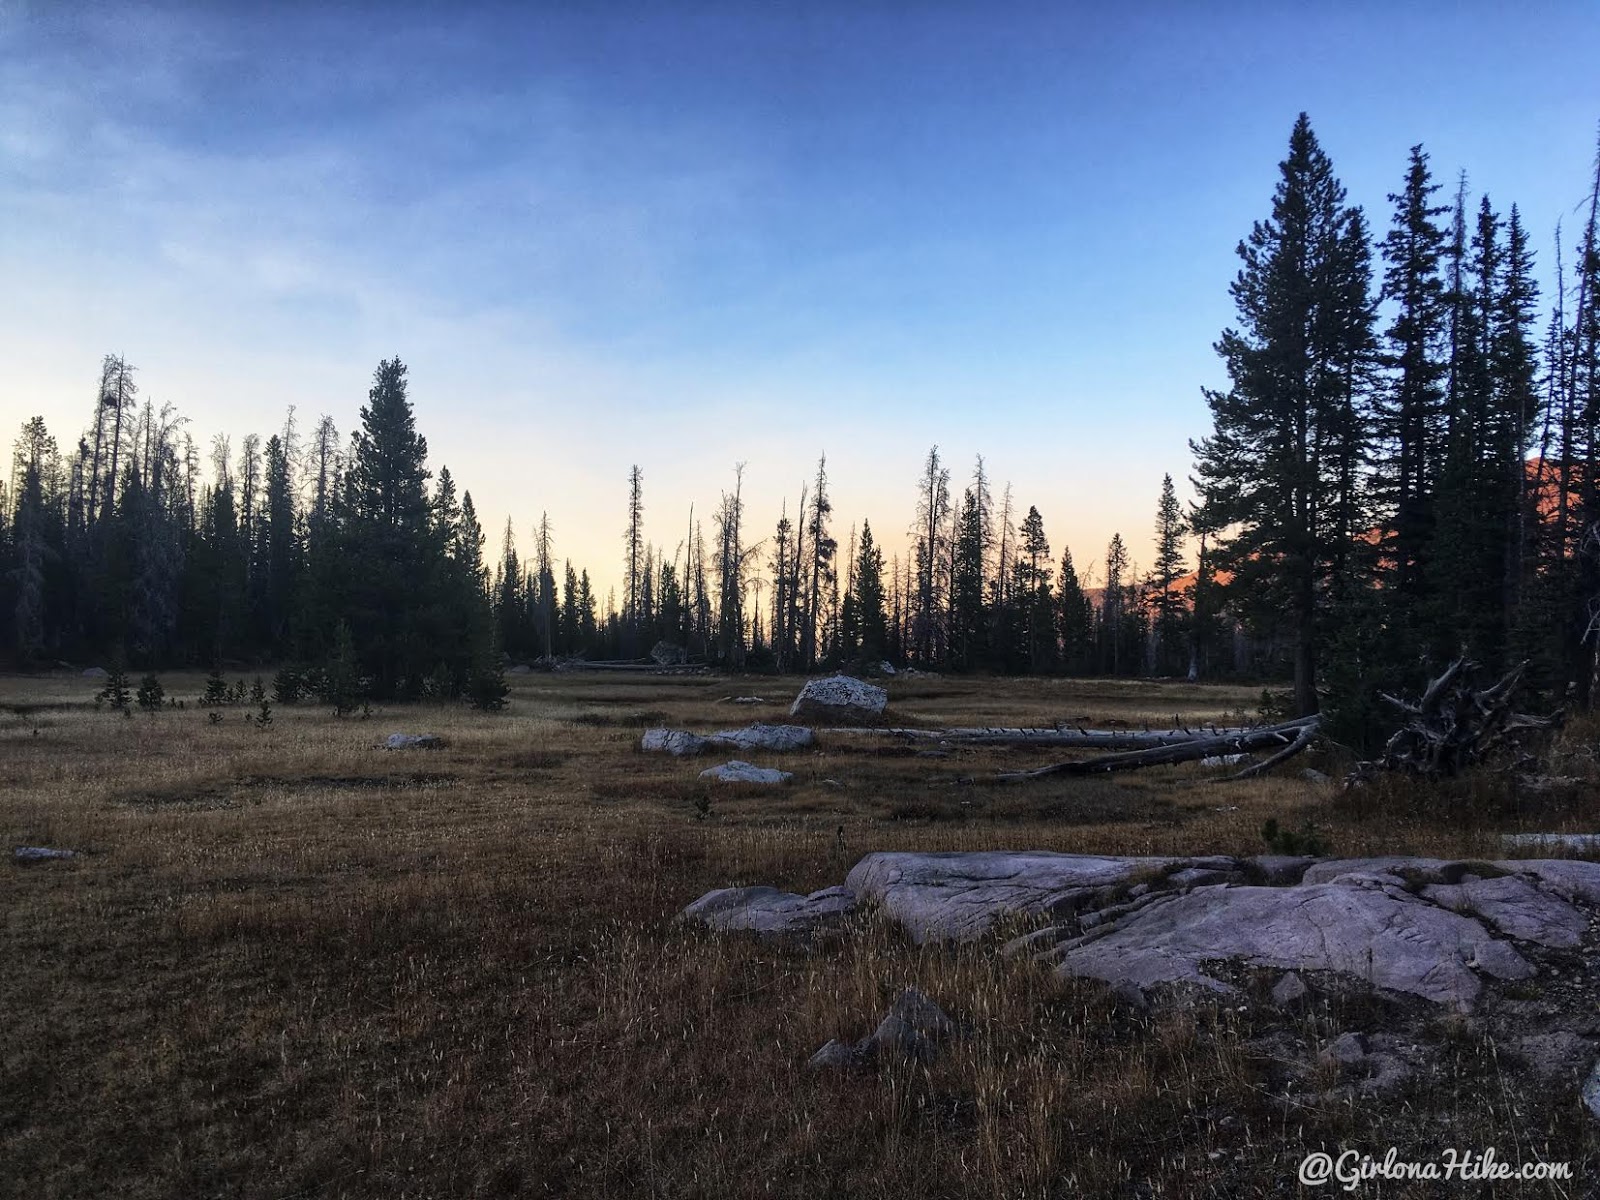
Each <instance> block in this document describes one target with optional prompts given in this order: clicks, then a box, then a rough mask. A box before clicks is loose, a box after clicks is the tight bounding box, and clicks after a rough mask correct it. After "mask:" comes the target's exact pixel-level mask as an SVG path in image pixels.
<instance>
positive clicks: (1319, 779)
mask: <svg viewBox="0 0 1600 1200" xmlns="http://www.w3.org/2000/svg"><path fill="white" fill-rule="evenodd" d="M1300 778H1301V779H1304V780H1305V781H1306V782H1307V783H1327V782H1328V776H1327V773H1326V772H1324V771H1319V770H1317V769H1316V768H1315V767H1304V768H1302V769H1301V771H1300Z"/></svg>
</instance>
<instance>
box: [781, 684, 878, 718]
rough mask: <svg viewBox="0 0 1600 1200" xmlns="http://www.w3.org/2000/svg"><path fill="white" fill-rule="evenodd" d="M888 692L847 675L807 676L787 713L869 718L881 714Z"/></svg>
mask: <svg viewBox="0 0 1600 1200" xmlns="http://www.w3.org/2000/svg"><path fill="white" fill-rule="evenodd" d="M888 705H889V693H888V692H886V691H885V690H884V689H883V688H881V687H876V686H874V685H873V684H870V683H863V682H862V681H861V680H859V679H855V678H852V677H851V676H849V675H830V676H829V677H828V678H826V679H811V680H808V681H807V682H806V685H805V687H803V688H801V689H800V694H799V695H798V696H796V697H795V701H794V704H793V705H792V706H790V708H789V715H790V716H791V717H800V718H802V719H812V720H823V721H869V720H872V719H873V718H874V717H880V716H882V715H883V710H884V709H885V708H887V707H888Z"/></svg>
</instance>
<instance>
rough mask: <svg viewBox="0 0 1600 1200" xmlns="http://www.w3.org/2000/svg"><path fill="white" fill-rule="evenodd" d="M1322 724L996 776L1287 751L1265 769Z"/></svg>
mask: <svg viewBox="0 0 1600 1200" xmlns="http://www.w3.org/2000/svg"><path fill="white" fill-rule="evenodd" d="M1319 724H1320V719H1319V718H1318V717H1316V716H1310V717H1297V718H1296V719H1295V720H1293V721H1284V722H1281V723H1280V724H1277V725H1265V726H1263V727H1262V728H1260V729H1248V730H1238V731H1233V730H1230V731H1229V732H1227V733H1226V734H1224V735H1222V736H1220V737H1198V738H1191V739H1190V740H1188V741H1186V742H1175V743H1171V744H1168V745H1165V746H1157V747H1155V748H1153V749H1149V750H1135V751H1132V752H1130V753H1127V754H1102V755H1101V756H1100V757H1099V758H1086V759H1081V760H1079V761H1077V762H1062V763H1051V764H1050V765H1049V766H1047V767H1037V768H1035V769H1034V770H1032V771H1009V772H1007V773H1005V774H1003V775H996V776H995V779H996V780H998V781H1000V782H1002V783H1020V782H1023V781H1025V780H1030V779H1043V778H1045V777H1047V776H1050V775H1099V774H1101V773H1103V772H1107V771H1134V770H1138V769H1139V768H1141V767H1164V766H1170V765H1172V764H1174V763H1184V762H1194V761H1195V760H1197V759H1202V758H1212V757H1216V756H1220V755H1224V754H1246V753H1249V752H1250V751H1252V750H1282V751H1284V753H1280V754H1276V755H1274V756H1273V757H1272V758H1271V759H1268V760H1267V762H1266V763H1262V764H1260V766H1261V769H1263V770H1264V769H1265V768H1266V767H1267V765H1268V764H1276V763H1279V762H1282V761H1283V760H1284V759H1285V758H1288V757H1289V752H1290V751H1292V752H1293V753H1295V754H1298V753H1299V752H1300V751H1301V750H1303V749H1305V747H1306V746H1307V745H1308V744H1309V743H1310V741H1311V738H1312V735H1313V734H1315V732H1316V730H1317V727H1318V725H1319ZM1249 770H1252V768H1248V767H1247V768H1246V771H1249ZM1243 773H1244V772H1241V773H1240V774H1241V775H1242V774H1243Z"/></svg>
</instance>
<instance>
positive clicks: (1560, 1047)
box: [1516, 1030, 1591, 1081]
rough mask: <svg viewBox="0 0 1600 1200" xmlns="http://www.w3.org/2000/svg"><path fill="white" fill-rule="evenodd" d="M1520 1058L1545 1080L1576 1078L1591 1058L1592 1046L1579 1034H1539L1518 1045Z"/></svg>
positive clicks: (1565, 1032) (1530, 1069)
mask: <svg viewBox="0 0 1600 1200" xmlns="http://www.w3.org/2000/svg"><path fill="white" fill-rule="evenodd" d="M1516 1051H1517V1057H1518V1058H1520V1059H1522V1061H1523V1062H1524V1063H1526V1064H1527V1067H1528V1070H1529V1071H1531V1072H1532V1073H1533V1074H1534V1075H1535V1076H1537V1077H1538V1078H1539V1079H1541V1080H1545V1081H1554V1080H1560V1079H1570V1078H1576V1076H1577V1075H1578V1072H1579V1071H1580V1070H1581V1069H1582V1067H1583V1064H1584V1062H1585V1060H1586V1059H1587V1058H1588V1056H1589V1054H1590V1052H1591V1051H1590V1047H1589V1043H1588V1042H1587V1041H1586V1040H1585V1039H1583V1038H1581V1037H1579V1036H1578V1035H1577V1034H1575V1033H1571V1032H1569V1031H1567V1030H1559V1031H1558V1032H1556V1033H1536V1034H1533V1035H1532V1036H1530V1037H1525V1038H1521V1039H1519V1040H1518V1042H1517V1043H1516Z"/></svg>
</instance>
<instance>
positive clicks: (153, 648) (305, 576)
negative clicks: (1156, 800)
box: [0, 356, 1193, 697]
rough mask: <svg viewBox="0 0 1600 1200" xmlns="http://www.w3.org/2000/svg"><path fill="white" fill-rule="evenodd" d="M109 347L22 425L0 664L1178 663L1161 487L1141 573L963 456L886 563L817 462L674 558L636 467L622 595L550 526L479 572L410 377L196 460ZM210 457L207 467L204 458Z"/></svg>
mask: <svg viewBox="0 0 1600 1200" xmlns="http://www.w3.org/2000/svg"><path fill="white" fill-rule="evenodd" d="M134 376H135V371H134V368H133V367H132V366H131V365H130V364H129V363H127V362H126V361H125V360H123V359H122V358H120V357H117V356H108V357H107V358H106V359H105V361H104V363H103V365H102V371H101V379H100V385H99V388H98V389H97V392H96V398H95V401H94V405H93V413H92V418H91V421H90V424H89V427H88V429H87V430H86V431H85V433H84V434H83V435H82V437H81V438H80V439H79V441H78V444H77V446H76V447H75V448H74V450H73V451H72V452H71V453H67V454H63V453H62V452H61V450H60V448H59V446H58V445H57V443H56V441H55V439H54V437H53V436H52V435H51V434H50V432H49V430H48V429H47V428H46V426H45V424H44V422H43V420H42V419H40V418H37V417H36V418H34V419H32V420H30V421H28V422H27V423H26V424H25V425H24V427H23V430H22V434H21V436H20V438H19V439H18V441H17V443H16V448H15V454H14V460H13V463H14V469H13V473H12V480H11V484H10V488H9V495H8V496H7V497H6V502H5V503H0V515H3V517H4V518H5V519H4V520H3V521H0V553H3V555H4V561H5V563H6V565H7V570H6V572H5V574H4V576H3V578H4V588H5V592H4V594H3V595H0V604H3V605H4V609H3V611H5V612H7V613H9V614H10V615H11V617H12V619H11V620H10V621H9V622H6V623H5V625H4V627H3V628H4V631H5V633H6V635H7V640H6V645H5V650H6V653H7V656H8V657H9V658H10V659H11V660H12V661H14V662H15V663H17V664H19V665H21V666H24V667H37V666H41V665H49V664H51V663H54V662H58V661H63V660H76V661H85V660H96V661H99V660H105V661H117V662H125V663H126V664H127V665H129V666H134V667H141V668H154V667H168V666H181V665H186V666H193V667H214V666H217V665H220V664H224V663H228V664H257V665H259V664H263V663H302V664H308V665H327V664H329V663H331V662H333V661H335V660H337V661H339V662H340V663H342V664H345V665H344V666H342V667H341V670H346V671H348V670H349V669H352V668H351V667H350V664H348V663H346V660H347V659H350V658H351V657H352V655H353V660H354V668H353V669H355V670H358V671H359V672H360V673H361V676H362V678H364V679H365V680H366V681H367V684H366V686H367V687H368V688H369V689H370V692H371V694H372V695H374V696H386V697H393V696H417V695H454V694H459V693H460V692H462V691H463V690H465V689H467V688H468V687H469V685H470V683H471V681H472V678H473V675H474V672H477V673H479V674H482V673H484V672H489V671H491V670H492V669H493V668H494V667H495V665H496V664H499V663H502V662H504V661H508V660H510V661H530V662H531V661H540V660H543V661H546V662H549V661H554V660H558V659H563V658H590V659H633V658H642V657H645V656H647V655H649V654H651V653H655V654H656V655H657V656H658V657H661V658H664V659H667V660H672V659H682V660H684V661H695V662H707V663H711V664H715V665H719V666H724V667H728V668H731V669H741V670H772V671H809V670H814V669H817V668H820V667H835V666H864V667H876V666H877V665H878V664H880V663H881V662H889V663H891V664H894V665H905V664H909V663H917V664H921V665H924V666H936V667H947V668H952V669H958V670H994V671H1034V672H1076V673H1084V674H1092V673H1120V674H1128V675H1133V674H1141V673H1147V672H1149V671H1152V670H1154V671H1161V672H1166V673H1171V672H1176V671H1182V670H1185V669H1188V668H1189V666H1190V665H1191V661H1192V649H1193V647H1192V646H1191V644H1190V640H1189V639H1188V628H1189V623H1188V621H1187V618H1186V615H1185V614H1186V607H1185V603H1186V602H1185V599H1184V591H1183V588H1182V586H1181V584H1182V580H1181V578H1180V577H1181V575H1182V571H1183V568H1184V563H1183V555H1182V539H1183V535H1184V524H1183V520H1182V515H1181V512H1180V510H1179V507H1178V502H1177V500H1176V497H1175V493H1174V490H1173V487H1172V481H1171V479H1170V478H1168V479H1167V481H1166V484H1165V488H1164V491H1163V495H1162V500H1161V515H1160V521H1159V523H1158V524H1159V529H1158V535H1159V537H1158V540H1159V546H1160V553H1159V554H1158V557H1157V569H1156V571H1155V572H1154V573H1153V574H1150V575H1147V576H1143V577H1141V576H1138V575H1137V574H1136V571H1135V567H1134V564H1133V563H1132V561H1131V559H1130V556H1129V554H1128V551H1127V549H1126V547H1125V545H1124V543H1123V540H1122V538H1121V536H1120V535H1118V536H1115V537H1113V538H1112V540H1111V543H1110V545H1109V546H1108V548H1107V551H1106V559H1105V583H1104V586H1103V587H1100V588H1098V589H1092V590H1091V589H1086V587H1085V586H1084V584H1083V582H1082V581H1081V580H1080V578H1079V575H1078V572H1077V570H1076V569H1075V567H1074V564H1073V559H1072V555H1071V553H1070V551H1065V550H1064V551H1063V553H1062V556H1061V558H1060V559H1059V561H1058V560H1056V559H1054V558H1053V557H1052V550H1051V546H1050V541H1049V538H1048V537H1047V536H1046V533H1045V528H1044V521H1043V518H1042V517H1041V516H1040V514H1039V512H1038V510H1037V509H1035V508H1029V509H1028V511H1027V512H1026V514H1024V515H1022V516H1021V517H1020V519H1019V518H1018V516H1017V514H1016V513H1015V511H1014V509H1013V505H1012V502H1011V495H1010V488H1009V487H1007V488H1006V489H1005V492H1004V495H1003V498H1002V500H1001V502H1000V504H999V505H998V506H997V505H996V504H995V502H994V500H993V498H992V496H991V494H990V487H989V482H988V477H987V474H986V471H985V467H984V464H983V460H982V459H981V458H980V459H978V461H977V464H976V468H975V470H974V472H973V476H972V479H971V482H970V485H969V486H967V487H965V488H964V489H963V491H962V494H961V496H960V498H959V500H957V499H956V498H955V497H954V496H953V494H952V488H951V482H950V470H949V468H948V467H946V466H945V465H944V463H943V462H942V460H941V459H940V456H939V452H938V449H937V448H934V449H933V450H930V451H929V454H928V456H927V459H926V462H925V464H924V468H923V472H922V475H921V478H920V480H919V482H918V486H917V495H918V507H917V520H916V528H915V529H914V530H913V531H912V536H911V538H910V539H909V546H908V552H907V553H906V554H905V555H904V556H903V557H902V556H901V555H900V554H898V553H896V554H891V555H886V553H885V550H884V548H883V547H882V545H881V543H880V542H879V540H878V538H877V536H876V534H875V533H874V531H873V528H872V526H871V524H870V522H868V521H866V520H863V521H862V522H861V523H860V525H859V526H855V525H852V526H851V527H850V529H849V531H848V534H847V536H845V537H844V538H843V539H842V540H843V544H842V545H841V538H840V537H839V531H838V529H837V523H836V521H835V519H834V514H833V505H832V502H831V500H830V498H829V481H828V475H827V464H826V460H825V459H824V460H823V461H821V462H819V463H818V465H817V469H816V473H815V476H814V477H813V478H812V479H811V480H810V481H809V482H808V483H807V485H806V487H804V488H802V489H801V493H800V497H799V503H798V505H797V507H796V511H795V515H794V517H793V518H791V517H790V515H789V513H788V509H787V505H785V509H784V512H783V514H782V515H781V516H780V517H779V519H778V521H777V523H776V527H775V529H774V530H773V532H772V534H771V535H770V537H767V538H764V539H755V538H752V537H751V536H750V535H749V533H748V529H747V522H746V517H745V501H744V498H743V469H742V467H741V468H736V470H735V472H734V477H733V486H732V489H731V490H729V491H726V492H724V493H723V494H722V495H721V497H720V500H719V503H718V505H717V507H716V508H715V510H714V511H713V512H712V513H711V515H710V522H709V524H710V528H709V530H708V529H707V528H706V522H705V521H704V520H703V519H701V518H697V517H696V516H695V515H694V513H693V510H691V512H690V514H689V518H688V521H687V524H686V527H685V531H684V536H683V538H682V539H681V541H680V542H679V543H678V545H677V547H676V549H675V551H674V552H673V553H672V554H671V555H668V554H667V552H666V551H665V549H664V548H662V547H660V546H658V545H655V544H653V543H651V542H648V541H647V540H646V539H645V537H644V532H643V529H644V525H643V517H644V494H643V472H642V471H641V470H640V469H639V468H638V467H634V468H633V469H632V471H631V472H630V473H629V477H628V498H627V499H628V502H627V526H626V531H625V536H624V561H623V568H624V579H623V586H622V595H621V596H620V597H618V596H617V595H616V594H615V593H614V592H612V591H608V592H607V594H606V596H605V597H604V599H602V598H601V597H600V596H599V595H597V593H596V589H595V588H594V586H593V584H592V582H591V580H590V576H589V573H588V571H587V570H586V569H582V568H579V567H576V566H575V565H574V564H573V563H572V562H571V560H570V559H566V560H558V558H557V555H556V552H555V539H554V535H553V532H552V529H551V525H550V522H549V519H548V517H547V516H542V517H541V518H540V520H539V522H538V524H537V526H535V528H534V530H533V538H532V544H531V555H530V556H529V561H524V559H523V557H522V555H521V554H520V553H519V550H518V545H517V539H516V537H515V531H514V527H513V525H512V523H511V522H510V521H509V520H508V521H507V523H506V527H505V534H504V538H503V541H502V545H501V550H500V553H499V556H498V560H497V561H496V562H495V563H494V564H493V566H492V568H491V567H489V566H487V565H486V563H485V554H484V534H483V531H482V528H481V525H480V522H479V519H478V515H477V512H476V509H475V506H474V504H473V501H472V496H471V493H470V492H467V493H463V494H460V495H459V496H458V493H457V489H456V484H455V481H454V479H453V478H452V476H451V474H450V471H449V469H448V468H441V469H440V471H439V473H438V477H437V479H434V478H433V477H432V475H431V473H430V471H429V469H428V466H427V443H426V441H425V440H424V439H423V438H422V437H421V436H420V435H419V434H418V433H417V430H416V426H415V413H414V410H413V408H412V404H411V400H410V397H409V396H408V394H407V389H406V369H405V367H404V366H403V365H402V364H401V363H400V362H399V361H398V360H393V361H387V362H384V363H382V364H381V365H380V366H379V367H378V370H377V372H376V374H375V376H374V381H373V386H372V388H371V391H370V392H369V395H368V403H367V405H366V406H365V407H364V408H363V409H362V410H361V414H360V428H359V429H358V430H357V431H356V432H355V433H354V435H353V436H352V437H351V438H350V440H349V442H348V443H347V444H345V445H343V446H341V444H340V441H339V437H338V434H337V431H336V430H335V428H334V425H333V422H332V420H331V419H330V418H327V417H324V418H322V419H321V420H320V421H319V422H318V423H317V424H316V426H315V428H314V429H313V430H312V431H311V433H310V434H309V436H304V435H302V434H301V432H300V430H299V429H298V428H297V426H296V423H295V420H294V414H293V412H292V411H291V413H290V414H289V417H288V419H287V420H286V421H285V424H284V427H283V429H282V430H281V431H279V432H278V433H275V434H273V435H272V436H270V437H268V438H267V439H266V440H265V441H264V442H263V441H262V440H261V439H260V438H259V437H258V436H256V435H253V434H252V435H250V436H248V437H246V438H244V440H243V442H242V443H241V444H240V446H239V448H238V450H237V452H235V451H234V450H233V448H232V447H231V446H230V445H229V443H228V441H227V440H226V439H225V438H222V437H218V438H217V439H215V440H214V441H213V442H212V444H211V447H210V453H209V456H208V458H209V462H208V463H206V464H202V461H201V455H200V452H199V449H198V447H197V446H196V444H195V442H194V440H193V438H192V436H191V435H190V434H189V432H188V429H187V426H186V422H185V420H184V418H182V417H181V416H179V415H178V414H176V413H174V412H173V411H172V410H171V409H170V408H168V407H162V408H158V407H156V406H155V405H154V404H153V403H152V402H151V401H149V400H144V401H143V402H141V401H140V398H139V388H138V386H137V384H136V383H135V379H134ZM207 468H209V469H207Z"/></svg>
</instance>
